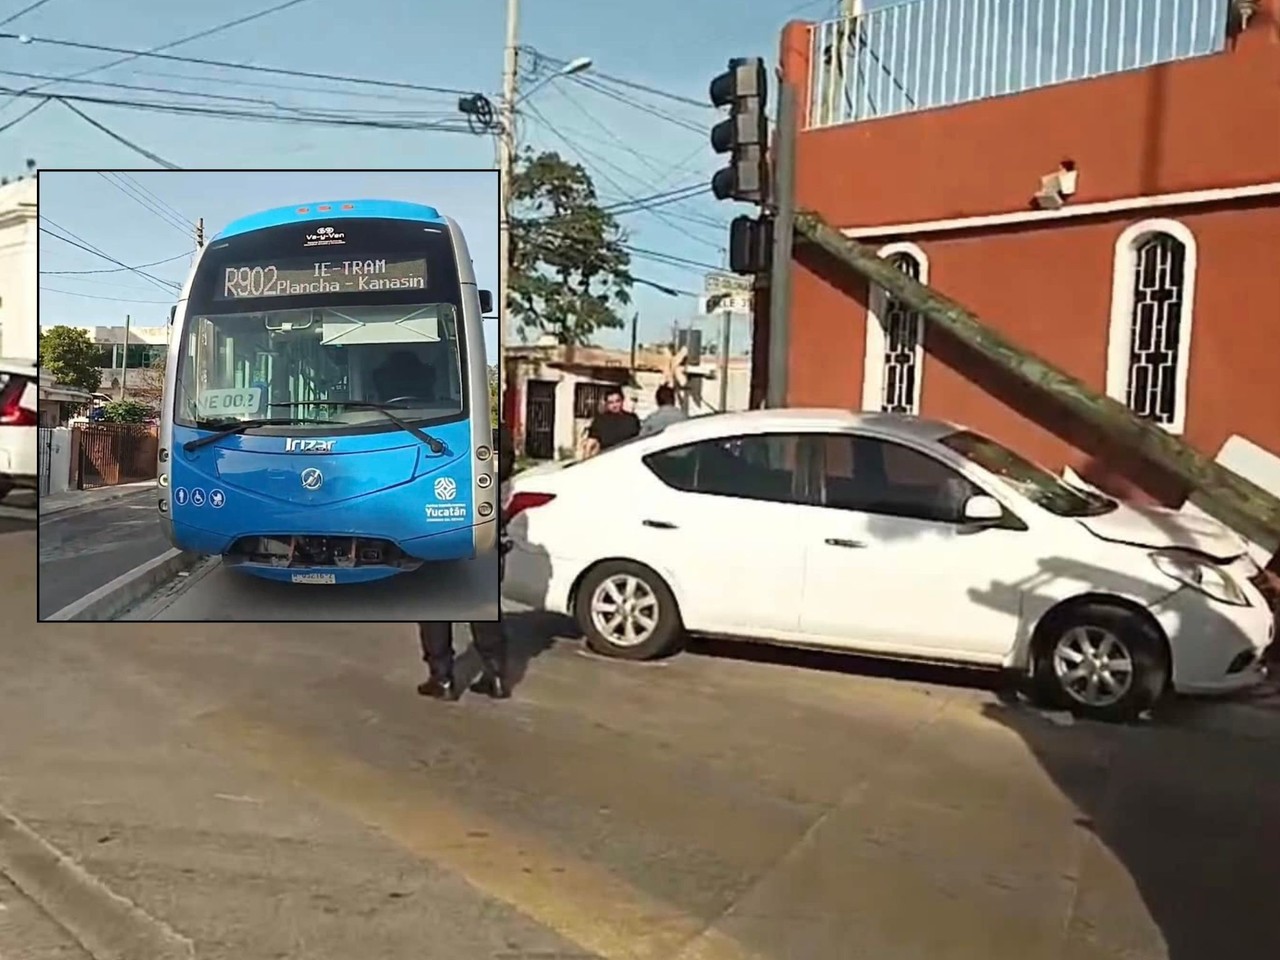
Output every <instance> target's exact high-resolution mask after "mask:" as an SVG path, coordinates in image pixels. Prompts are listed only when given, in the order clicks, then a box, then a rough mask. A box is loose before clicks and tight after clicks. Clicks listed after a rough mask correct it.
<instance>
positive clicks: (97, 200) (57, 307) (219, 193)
mask: <svg viewBox="0 0 1280 960" xmlns="http://www.w3.org/2000/svg"><path fill="white" fill-rule="evenodd" d="M121 179H123V185H121ZM134 184H136V185H137V187H140V188H141V190H138V189H136V188H135V187H134ZM148 194H150V195H151V197H148V196H147V195H148ZM140 197H141V198H146V200H147V201H149V203H144V202H143V200H142V199H139V198H140ZM151 198H154V199H151ZM357 198H374V199H383V200H407V201H410V202H415V203H425V204H429V205H431V206H434V207H436V208H437V209H439V210H440V212H441V213H444V214H446V215H448V216H450V217H453V218H454V219H455V220H456V221H458V225H459V226H460V227H461V228H462V231H463V233H464V234H465V235H466V237H467V245H468V247H470V250H471V259H472V261H473V262H474V264H475V270H476V280H477V282H478V283H479V285H480V287H481V289H489V290H494V291H496V290H497V288H498V177H497V174H496V173H494V172H492V171H489V170H481V171H477V172H473V173H465V172H459V173H398V172H397V173H356V172H337V171H335V172H323V173H258V172H252V171H245V172H235V173H185V172H179V171H168V172H156V173H151V172H136V173H130V174H128V175H127V178H120V177H118V175H116V174H114V173H113V174H112V175H111V176H110V178H108V177H107V176H104V175H103V174H101V173H96V172H94V173H90V172H83V173H81V172H75V173H60V172H52V173H42V174H41V175H40V207H39V209H40V221H41V224H42V225H45V224H48V226H49V227H50V228H51V229H56V231H57V232H58V233H60V234H62V235H63V236H67V235H74V236H75V237H79V238H81V239H82V240H84V241H86V245H88V246H94V247H97V248H98V249H99V250H102V251H103V252H104V253H108V254H110V255H111V256H112V257H114V258H115V259H117V260H119V261H121V262H122V263H126V264H130V265H139V264H144V263H155V262H156V261H159V260H166V259H168V258H170V257H174V256H178V255H180V254H184V253H187V252H189V251H192V250H194V248H195V240H194V224H195V221H196V220H197V218H200V217H203V218H204V226H205V236H206V237H208V238H212V237H213V236H214V235H216V234H217V233H218V232H219V231H220V230H222V228H223V227H225V226H226V225H227V224H228V223H230V222H231V221H232V220H234V219H236V218H238V217H242V216H245V215H246V214H250V213H255V212H257V211H259V210H266V209H269V208H271V207H281V206H288V205H291V204H302V203H316V202H320V201H325V200H341V199H357ZM155 200H159V201H161V203H160V204H157V203H156V202H155ZM155 207H159V208H160V209H162V210H167V211H168V213H169V216H167V217H165V216H161V215H159V214H158V213H157V212H156V211H155V210H154V209H152V208H155ZM179 223H182V224H184V226H183V227H179V225H178V224H179ZM113 266H114V265H113V264H111V263H110V262H108V261H105V260H103V259H102V258H100V257H97V256H94V255H93V254H91V253H87V252H85V251H83V250H80V249H78V248H77V247H75V246H74V245H72V244H69V243H65V242H63V241H61V240H59V239H57V237H55V236H51V235H50V234H48V233H45V232H43V231H42V232H41V234H40V288H41V289H40V323H41V326H43V327H45V328H48V327H51V326H54V325H56V324H67V325H70V326H82V327H92V326H121V325H123V323H124V317H125V314H129V315H130V316H131V317H132V318H133V319H132V322H133V323H134V324H135V325H137V326H163V325H164V324H165V323H166V322H167V321H168V316H169V306H170V304H171V303H172V302H173V297H172V296H168V297H166V294H165V292H164V291H163V290H162V289H161V288H160V287H159V286H156V285H155V284H153V283H151V282H150V281H149V280H147V279H146V278H145V277H140V276H138V275H137V274H136V273H131V272H128V271H120V272H113V273H94V274H66V273H61V272H54V271H67V270H104V269H105V270H112V269H113ZM189 266H190V259H189V258H188V257H180V258H179V259H177V260H175V261H173V262H170V263H165V264H159V265H157V266H155V267H147V268H145V269H146V272H147V273H149V274H151V275H152V276H155V277H158V278H160V279H161V280H172V281H174V282H175V283H179V284H180V283H182V281H183V279H184V277H185V276H186V271H187V269H188V267H189ZM106 298H111V299H106ZM485 342H486V345H487V346H488V352H489V359H490V362H493V361H495V360H496V358H497V342H498V330H497V322H496V321H490V322H488V323H486V324H485Z"/></svg>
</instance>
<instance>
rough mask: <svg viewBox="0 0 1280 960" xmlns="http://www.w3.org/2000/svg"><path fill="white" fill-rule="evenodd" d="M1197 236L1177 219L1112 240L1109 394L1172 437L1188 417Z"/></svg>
mask: <svg viewBox="0 0 1280 960" xmlns="http://www.w3.org/2000/svg"><path fill="white" fill-rule="evenodd" d="M1195 292H1196V238H1195V236H1194V235H1193V234H1192V233H1191V231H1190V230H1188V229H1187V228H1186V227H1185V226H1183V225H1182V224H1181V223H1178V222H1177V221H1176V220H1144V221H1142V222H1141V223H1135V224H1134V225H1133V226H1131V227H1129V228H1128V229H1127V230H1125V231H1124V232H1123V233H1122V234H1120V238H1119V239H1118V240H1116V249H1115V272H1114V275H1113V278H1112V285H1111V330H1110V333H1109V336H1108V342H1107V395H1108V396H1109V397H1111V398H1112V399H1114V400H1118V401H1120V402H1121V403H1123V404H1124V405H1125V406H1127V407H1128V408H1129V409H1130V410H1132V411H1133V412H1134V413H1136V414H1138V415H1139V416H1140V417H1145V418H1146V419H1148V420H1151V421H1152V422H1154V423H1158V424H1159V425H1160V426H1162V427H1164V428H1165V429H1166V430H1168V431H1169V432H1170V433H1181V432H1182V430H1183V427H1184V426H1185V424H1186V419H1187V371H1188V369H1189V362H1190V351H1191V318H1192V310H1193V307H1194V306H1195Z"/></svg>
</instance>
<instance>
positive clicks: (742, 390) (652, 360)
mask: <svg viewBox="0 0 1280 960" xmlns="http://www.w3.org/2000/svg"><path fill="white" fill-rule="evenodd" d="M503 354H504V363H505V366H506V382H507V388H506V390H507V392H506V395H505V396H504V398H503V401H504V402H503V409H504V411H505V412H506V413H507V415H508V418H509V420H510V422H511V424H512V432H513V434H514V435H515V440H516V449H517V450H520V451H521V452H522V453H523V454H524V456H526V457H529V458H531V459H534V460H559V459H567V458H570V457H574V456H577V455H578V453H579V451H580V450H581V445H582V439H583V437H584V435H585V433H586V430H587V427H588V426H589V425H590V423H591V418H592V417H594V416H595V415H596V413H597V412H599V410H600V409H601V406H602V404H603V401H604V396H605V394H606V393H607V392H608V391H610V390H612V389H616V388H621V390H622V393H623V396H624V397H625V398H626V401H627V403H626V406H627V409H628V410H631V411H633V412H634V413H635V414H636V415H637V416H639V417H640V418H641V419H644V418H645V417H646V416H648V415H649V414H650V413H652V412H653V410H654V408H655V407H656V403H655V401H654V392H655V391H656V390H657V389H658V387H660V386H661V385H662V384H664V383H672V382H673V381H674V382H675V383H676V384H677V386H678V390H677V393H678V395H679V400H678V401H677V402H678V403H679V404H680V405H682V406H684V408H685V409H686V410H687V412H688V414H689V416H700V415H702V414H707V413H715V412H717V411H718V410H719V409H720V383H721V377H720V373H721V369H720V366H719V365H718V363H717V362H716V358H715V357H714V356H704V358H703V359H704V361H709V362H704V363H702V364H701V365H699V366H679V365H678V364H675V361H676V360H677V358H675V357H673V355H672V352H671V350H670V349H667V348H639V349H637V350H636V352H635V354H634V356H633V355H632V354H631V353H630V352H629V351H625V350H610V349H606V348H604V347H574V346H563V345H560V344H555V343H550V344H537V345H531V346H511V347H507V348H506V349H505V350H504V351H503ZM727 366H728V377H727V378H726V381H727V383H728V396H727V398H726V400H727V402H726V404H725V406H726V408H727V409H729V410H745V409H747V404H748V400H749V394H750V385H751V361H750V358H748V357H745V356H740V357H730V358H729V362H728V365H727ZM513 413H514V416H512V414H513Z"/></svg>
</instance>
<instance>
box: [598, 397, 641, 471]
mask: <svg viewBox="0 0 1280 960" xmlns="http://www.w3.org/2000/svg"><path fill="white" fill-rule="evenodd" d="M639 433H640V418H639V417H637V416H636V415H635V414H634V413H631V412H630V411H628V410H623V409H622V391H621V390H610V391H609V392H608V393H607V394H606V395H605V398H604V409H603V410H602V411H600V412H599V413H597V414H596V416H595V419H594V420H592V421H591V426H589V427H588V428H587V449H586V455H587V456H588V457H594V456H595V455H596V454H597V453H600V452H602V451H604V450H608V449H609V448H610V447H616V446H617V445H618V444H620V443H622V441H624V440H630V439H631V438H632V437H634V436H636V435H637V434H639Z"/></svg>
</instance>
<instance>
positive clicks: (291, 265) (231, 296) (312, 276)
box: [214, 257, 427, 300]
mask: <svg viewBox="0 0 1280 960" xmlns="http://www.w3.org/2000/svg"><path fill="white" fill-rule="evenodd" d="M426 286H427V261H426V259H425V258H424V259H420V260H388V259H386V258H385V257H384V258H381V259H376V260H305V261H302V260H287V261H280V262H275V263H251V264H240V265H235V266H228V267H224V268H223V272H222V282H221V283H219V284H218V288H217V291H216V293H215V294H214V299H216V300H243V299H246V298H250V299H252V298H257V297H298V296H306V295H308V294H316V293H336V294H344V293H379V292H384V291H387V290H424V289H426Z"/></svg>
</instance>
